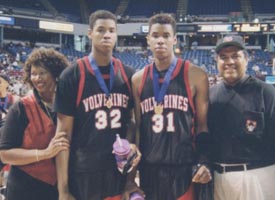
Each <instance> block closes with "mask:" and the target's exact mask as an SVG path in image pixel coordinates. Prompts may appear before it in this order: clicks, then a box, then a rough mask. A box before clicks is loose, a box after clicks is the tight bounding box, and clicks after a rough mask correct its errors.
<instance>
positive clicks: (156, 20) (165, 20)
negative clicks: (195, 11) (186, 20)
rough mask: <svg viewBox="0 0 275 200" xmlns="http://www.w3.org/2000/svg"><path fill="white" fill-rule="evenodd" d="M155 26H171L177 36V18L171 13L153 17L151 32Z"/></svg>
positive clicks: (150, 25) (150, 22)
mask: <svg viewBox="0 0 275 200" xmlns="http://www.w3.org/2000/svg"><path fill="white" fill-rule="evenodd" d="M154 24H170V25H171V26H172V28H173V32H174V35H175V34H176V20H175V18H174V17H173V16H172V15H171V14H169V13H159V14H156V15H153V16H152V17H151V18H150V19H149V32H150V31H151V28H152V26H153V25H154Z"/></svg>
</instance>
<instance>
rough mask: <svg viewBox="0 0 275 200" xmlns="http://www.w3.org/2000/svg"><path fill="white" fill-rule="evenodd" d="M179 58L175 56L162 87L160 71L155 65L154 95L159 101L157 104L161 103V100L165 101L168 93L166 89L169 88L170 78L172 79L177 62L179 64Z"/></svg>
mask: <svg viewBox="0 0 275 200" xmlns="http://www.w3.org/2000/svg"><path fill="white" fill-rule="evenodd" d="M177 60H178V59H177V58H174V59H173V61H172V63H171V65H170V67H169V69H168V71H167V72H166V74H165V76H164V81H163V83H162V85H161V87H160V84H159V73H158V72H157V69H156V66H154V67H153V87H154V97H155V101H156V102H157V104H160V103H161V102H163V99H164V96H165V94H166V91H167V89H168V86H169V83H170V80H171V76H172V73H173V71H174V70H175V68H176V64H177Z"/></svg>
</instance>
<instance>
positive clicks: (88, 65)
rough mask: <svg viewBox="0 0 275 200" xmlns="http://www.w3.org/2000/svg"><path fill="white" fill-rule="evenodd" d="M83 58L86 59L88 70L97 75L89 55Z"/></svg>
mask: <svg viewBox="0 0 275 200" xmlns="http://www.w3.org/2000/svg"><path fill="white" fill-rule="evenodd" d="M83 59H84V61H85V66H86V68H87V69H88V71H89V72H90V73H91V74H92V75H95V72H94V70H93V69H92V67H91V63H90V61H89V58H88V56H85V57H84V58H83Z"/></svg>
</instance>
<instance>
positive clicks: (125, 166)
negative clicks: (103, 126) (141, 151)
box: [113, 134, 136, 174]
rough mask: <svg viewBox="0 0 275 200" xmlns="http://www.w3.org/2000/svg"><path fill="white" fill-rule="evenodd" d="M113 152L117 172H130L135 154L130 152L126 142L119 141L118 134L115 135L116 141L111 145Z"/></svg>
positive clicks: (123, 140)
mask: <svg viewBox="0 0 275 200" xmlns="http://www.w3.org/2000/svg"><path fill="white" fill-rule="evenodd" d="M113 151H114V154H115V158H116V163H117V168H118V170H119V171H120V172H121V173H123V174H126V173H128V172H130V171H131V170H132V165H131V164H132V161H133V159H134V158H135V156H136V153H135V152H133V151H132V150H131V147H130V143H129V142H128V140H126V139H121V138H120V136H119V134H117V135H116V141H115V142H114V144H113Z"/></svg>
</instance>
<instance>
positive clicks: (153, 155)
mask: <svg viewBox="0 0 275 200" xmlns="http://www.w3.org/2000/svg"><path fill="white" fill-rule="evenodd" d="M175 24H176V23H175V20H174V19H173V18H172V17H171V16H170V15H169V14H157V15H155V16H153V17H151V19H150V21H149V33H148V36H147V43H148V45H149V46H150V49H151V51H152V52H153V56H154V62H153V63H151V64H149V65H148V66H146V67H145V68H144V69H143V70H141V71H139V72H137V73H136V74H135V75H134V76H133V79H132V88H133V95H134V100H135V112H136V123H137V126H138V128H137V136H138V137H139V145H140V150H141V152H142V160H141V167H140V183H141V189H142V190H143V191H144V192H145V195H146V199H150V200H167V199H169V200H193V199H195V196H194V192H193V183H194V182H195V183H208V182H209V181H210V180H211V174H210V170H209V169H208V168H207V167H206V164H205V163H204V161H205V160H202V159H200V158H202V154H201V153H202V152H206V149H200V148H198V147H199V146H197V150H199V151H200V152H199V153H200V155H201V156H200V158H199V157H196V151H195V149H194V147H193V145H192V142H193V139H195V138H196V139H198V140H196V141H197V142H198V143H197V142H196V143H197V145H200V144H199V143H200V142H202V140H205V139H206V137H207V136H208V132H207V131H208V128H207V121H206V119H207V109H208V79H207V75H206V73H205V72H203V70H201V69H200V68H199V67H197V66H194V65H193V64H191V63H189V62H188V61H187V60H182V59H180V58H176V57H175V55H174V52H173V46H174V45H175V44H176V42H177V38H176V30H175V29H176V28H175V27H176V25H175ZM203 142H204V141H203ZM198 163H200V165H199V167H198V170H197V172H196V173H195V174H194V176H192V167H193V166H194V165H197V164H198Z"/></svg>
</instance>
